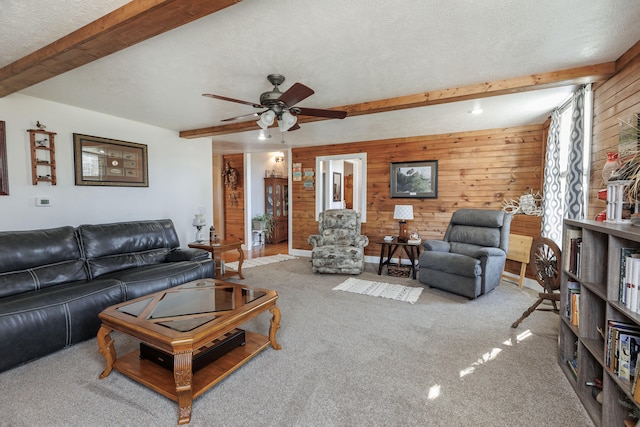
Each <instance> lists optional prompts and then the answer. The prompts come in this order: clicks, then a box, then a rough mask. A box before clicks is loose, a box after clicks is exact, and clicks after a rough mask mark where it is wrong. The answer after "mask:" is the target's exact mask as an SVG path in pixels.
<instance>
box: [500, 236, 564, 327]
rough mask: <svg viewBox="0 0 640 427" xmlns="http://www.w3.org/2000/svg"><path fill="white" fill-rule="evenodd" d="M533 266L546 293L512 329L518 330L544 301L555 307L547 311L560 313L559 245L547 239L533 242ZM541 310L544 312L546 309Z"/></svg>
mask: <svg viewBox="0 0 640 427" xmlns="http://www.w3.org/2000/svg"><path fill="white" fill-rule="evenodd" d="M531 265H532V266H533V269H534V270H535V273H536V275H535V278H536V281H537V282H538V283H539V284H540V286H542V287H543V289H544V291H543V292H540V293H538V299H537V300H536V302H535V303H533V305H532V306H531V307H529V308H528V309H527V311H525V312H524V313H523V314H522V316H520V318H519V319H518V320H516V321H515V322H514V323H513V324H512V325H511V327H512V328H517V327H518V325H519V324H520V322H522V321H523V320H524V319H526V318H527V317H529V315H530V314H531V313H533V312H534V311H535V309H536V308H538V306H539V305H540V304H542V303H543V302H544V301H551V304H552V305H553V308H552V309H546V311H553V312H554V313H556V314H557V313H558V312H559V309H558V303H559V302H560V292H559V291H560V268H562V254H561V253H560V249H559V248H558V245H556V244H555V242H554V241H553V240H551V239H547V238H545V237H541V238H539V239H537V240H536V241H535V242H533V247H532V250H531ZM540 310H543V311H544V309H540Z"/></svg>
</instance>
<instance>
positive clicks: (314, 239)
mask: <svg viewBox="0 0 640 427" xmlns="http://www.w3.org/2000/svg"><path fill="white" fill-rule="evenodd" d="M307 243H309V244H310V245H311V246H312V247H314V248H316V247H319V246H324V239H323V238H322V236H321V235H319V234H312V235H311V236H309V238H308V239H307Z"/></svg>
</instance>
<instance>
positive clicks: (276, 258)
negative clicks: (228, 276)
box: [224, 254, 297, 271]
mask: <svg viewBox="0 0 640 427" xmlns="http://www.w3.org/2000/svg"><path fill="white" fill-rule="evenodd" d="M290 259H297V257H294V256H293V255H285V254H278V255H271V256H263V257H260V258H251V259H245V260H244V261H242V269H243V270H244V269H245V268H252V267H259V266H261V265H267V264H273V263H274V262H281V261H287V260H290ZM224 266H225V268H228V269H231V270H235V271H238V261H233V262H225V263H224Z"/></svg>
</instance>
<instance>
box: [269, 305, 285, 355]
mask: <svg viewBox="0 0 640 427" xmlns="http://www.w3.org/2000/svg"><path fill="white" fill-rule="evenodd" d="M269 311H270V312H271V313H272V314H273V317H272V318H271V327H270V328H269V340H270V341H271V347H273V349H274V350H280V349H281V348H282V346H281V345H280V344H278V342H277V341H276V332H278V329H280V309H279V308H278V306H277V305H274V306H273V307H271V308H270V309H269Z"/></svg>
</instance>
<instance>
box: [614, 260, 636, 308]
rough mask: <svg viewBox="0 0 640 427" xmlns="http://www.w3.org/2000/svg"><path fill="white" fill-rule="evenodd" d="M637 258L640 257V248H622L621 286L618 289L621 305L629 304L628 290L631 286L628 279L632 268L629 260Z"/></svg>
mask: <svg viewBox="0 0 640 427" xmlns="http://www.w3.org/2000/svg"><path fill="white" fill-rule="evenodd" d="M637 257H640V248H620V285H619V289H618V301H620V303H621V304H625V305H626V302H627V289H628V285H629V281H628V280H627V277H629V273H628V269H629V267H630V266H629V265H628V264H627V259H628V258H637Z"/></svg>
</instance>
